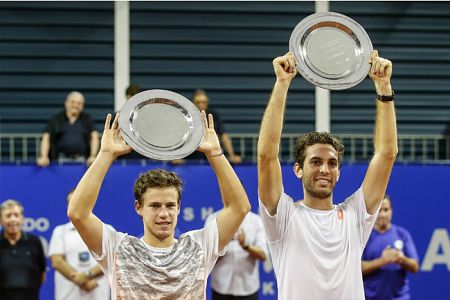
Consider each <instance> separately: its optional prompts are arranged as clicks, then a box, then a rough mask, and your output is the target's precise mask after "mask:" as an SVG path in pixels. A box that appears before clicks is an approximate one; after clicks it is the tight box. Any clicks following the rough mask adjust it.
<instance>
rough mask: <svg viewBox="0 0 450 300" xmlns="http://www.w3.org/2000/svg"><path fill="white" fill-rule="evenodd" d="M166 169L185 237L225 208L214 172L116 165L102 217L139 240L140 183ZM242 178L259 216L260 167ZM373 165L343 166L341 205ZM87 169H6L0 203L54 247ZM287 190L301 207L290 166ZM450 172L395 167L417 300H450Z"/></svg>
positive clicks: (264, 292)
mask: <svg viewBox="0 0 450 300" xmlns="http://www.w3.org/2000/svg"><path fill="white" fill-rule="evenodd" d="M153 167H155V168H156V167H164V168H167V169H171V170H174V171H176V172H178V173H179V174H180V175H181V176H182V177H183V178H184V181H185V184H186V186H185V191H184V193H183V197H182V202H181V207H182V208H181V213H180V216H179V225H178V229H179V231H180V232H184V231H188V230H191V229H197V228H200V227H202V226H203V223H204V220H205V218H206V216H207V215H208V214H210V213H212V212H213V211H215V210H218V209H220V208H221V202H220V194H219V190H218V185H217V181H216V179H215V176H214V174H213V172H212V170H211V168H210V167H209V166H206V165H203V166H202V165H200V166H199V165H185V166H176V167H175V166H171V165H166V164H155V165H152V166H146V167H142V166H140V165H128V166H121V165H119V164H117V165H114V166H113V167H112V168H111V170H110V172H109V173H108V175H107V177H106V179H105V182H104V185H103V188H102V190H101V193H100V196H99V200H98V202H97V206H96V208H95V213H96V214H97V215H98V216H99V217H100V218H101V219H102V220H103V221H104V222H106V223H109V224H111V225H113V226H114V227H115V228H116V229H117V230H119V231H124V232H128V233H130V234H133V235H141V234H142V233H143V229H142V223H141V220H140V218H139V217H138V216H137V215H136V214H135V212H134V209H133V188H132V187H133V183H134V180H135V178H136V177H137V176H138V174H139V173H140V172H143V171H145V170H147V169H149V168H153ZM235 169H236V172H237V174H238V175H239V177H240V178H241V179H242V181H243V184H244V186H245V188H246V190H247V192H248V194H249V198H250V200H251V202H252V210H253V211H256V210H257V177H256V167H255V166H237V167H236V168H235ZM366 169H367V166H366V165H352V166H343V167H342V170H341V178H340V181H339V183H338V185H337V187H336V189H335V192H334V199H335V201H336V202H340V201H342V200H343V199H344V198H345V197H346V196H348V195H350V194H351V193H352V192H353V191H355V190H356V189H357V188H358V187H359V186H360V184H361V182H362V180H363V178H364V174H365V171H366ZM85 170H86V167H84V166H80V165H66V166H51V167H49V168H46V169H41V168H37V167H35V166H15V165H0V201H4V200H6V199H9V198H13V199H17V200H19V201H21V202H22V203H23V205H24V207H25V215H26V217H27V219H26V222H25V224H24V227H25V230H28V231H31V232H33V233H35V234H38V235H40V236H42V237H44V238H45V239H46V240H47V241H48V240H49V239H50V236H51V233H52V231H53V229H54V227H55V226H56V225H59V224H62V223H65V222H67V217H66V200H65V199H66V194H67V192H68V191H69V190H70V189H72V188H74V187H75V185H76V184H77V182H78V180H79V179H80V178H81V176H82V175H83V173H84V172H85ZM283 174H284V184H285V190H286V192H287V193H288V194H290V195H291V196H293V197H294V199H300V198H301V197H302V194H301V187H300V183H299V181H298V179H297V178H296V177H295V176H294V175H293V172H292V166H290V165H289V166H283ZM449 182H450V165H396V166H395V168H394V170H393V173H392V176H391V181H390V185H389V187H388V193H389V194H390V195H391V197H392V200H393V207H394V217H393V221H394V223H397V224H400V225H402V226H403V227H405V228H407V229H408V230H409V231H410V232H411V234H412V236H413V239H414V241H415V244H416V247H417V250H418V252H419V256H420V266H421V269H420V272H419V273H418V274H415V275H412V276H410V283H411V287H412V298H413V299H450V276H449V274H450V273H449V271H450V241H449V231H450V191H449ZM48 269H49V272H48V276H47V281H46V282H45V284H44V285H43V287H42V289H41V299H53V269H52V268H51V267H49V268H48ZM261 282H262V289H261V291H260V294H261V298H260V299H263V300H264V299H276V297H275V295H276V282H275V278H274V275H273V270H272V267H271V264H270V262H267V263H265V264H264V265H263V266H262V267H261Z"/></svg>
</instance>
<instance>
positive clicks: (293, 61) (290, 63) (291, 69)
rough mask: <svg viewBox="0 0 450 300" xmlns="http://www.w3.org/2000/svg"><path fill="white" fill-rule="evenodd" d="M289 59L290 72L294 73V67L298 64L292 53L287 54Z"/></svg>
mask: <svg viewBox="0 0 450 300" xmlns="http://www.w3.org/2000/svg"><path fill="white" fill-rule="evenodd" d="M287 60H288V62H289V72H291V73H292V72H294V68H295V65H296V63H295V59H294V57H293V56H292V55H288V56H287Z"/></svg>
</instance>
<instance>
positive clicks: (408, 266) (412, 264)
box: [400, 257, 419, 273]
mask: <svg viewBox="0 0 450 300" xmlns="http://www.w3.org/2000/svg"><path fill="white" fill-rule="evenodd" d="M400 265H401V266H402V267H403V268H404V269H405V270H406V271H408V272H411V273H417V271H419V263H418V262H417V260H416V259H413V258H409V257H404V258H403V261H402V263H401V264H400Z"/></svg>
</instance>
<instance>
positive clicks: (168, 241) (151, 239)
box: [144, 232, 174, 248]
mask: <svg viewBox="0 0 450 300" xmlns="http://www.w3.org/2000/svg"><path fill="white" fill-rule="evenodd" d="M144 242H145V243H146V244H147V245H150V246H152V247H155V248H167V247H170V246H172V245H173V243H174V237H173V234H171V235H170V236H169V237H167V238H165V239H163V240H161V239H158V238H157V237H155V236H154V235H151V234H149V233H148V232H145V233H144Z"/></svg>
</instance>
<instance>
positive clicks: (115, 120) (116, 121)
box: [111, 113, 119, 129]
mask: <svg viewBox="0 0 450 300" xmlns="http://www.w3.org/2000/svg"><path fill="white" fill-rule="evenodd" d="M118 127H119V113H116V116H115V117H114V122H113V124H112V126H111V129H117V128H118Z"/></svg>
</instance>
